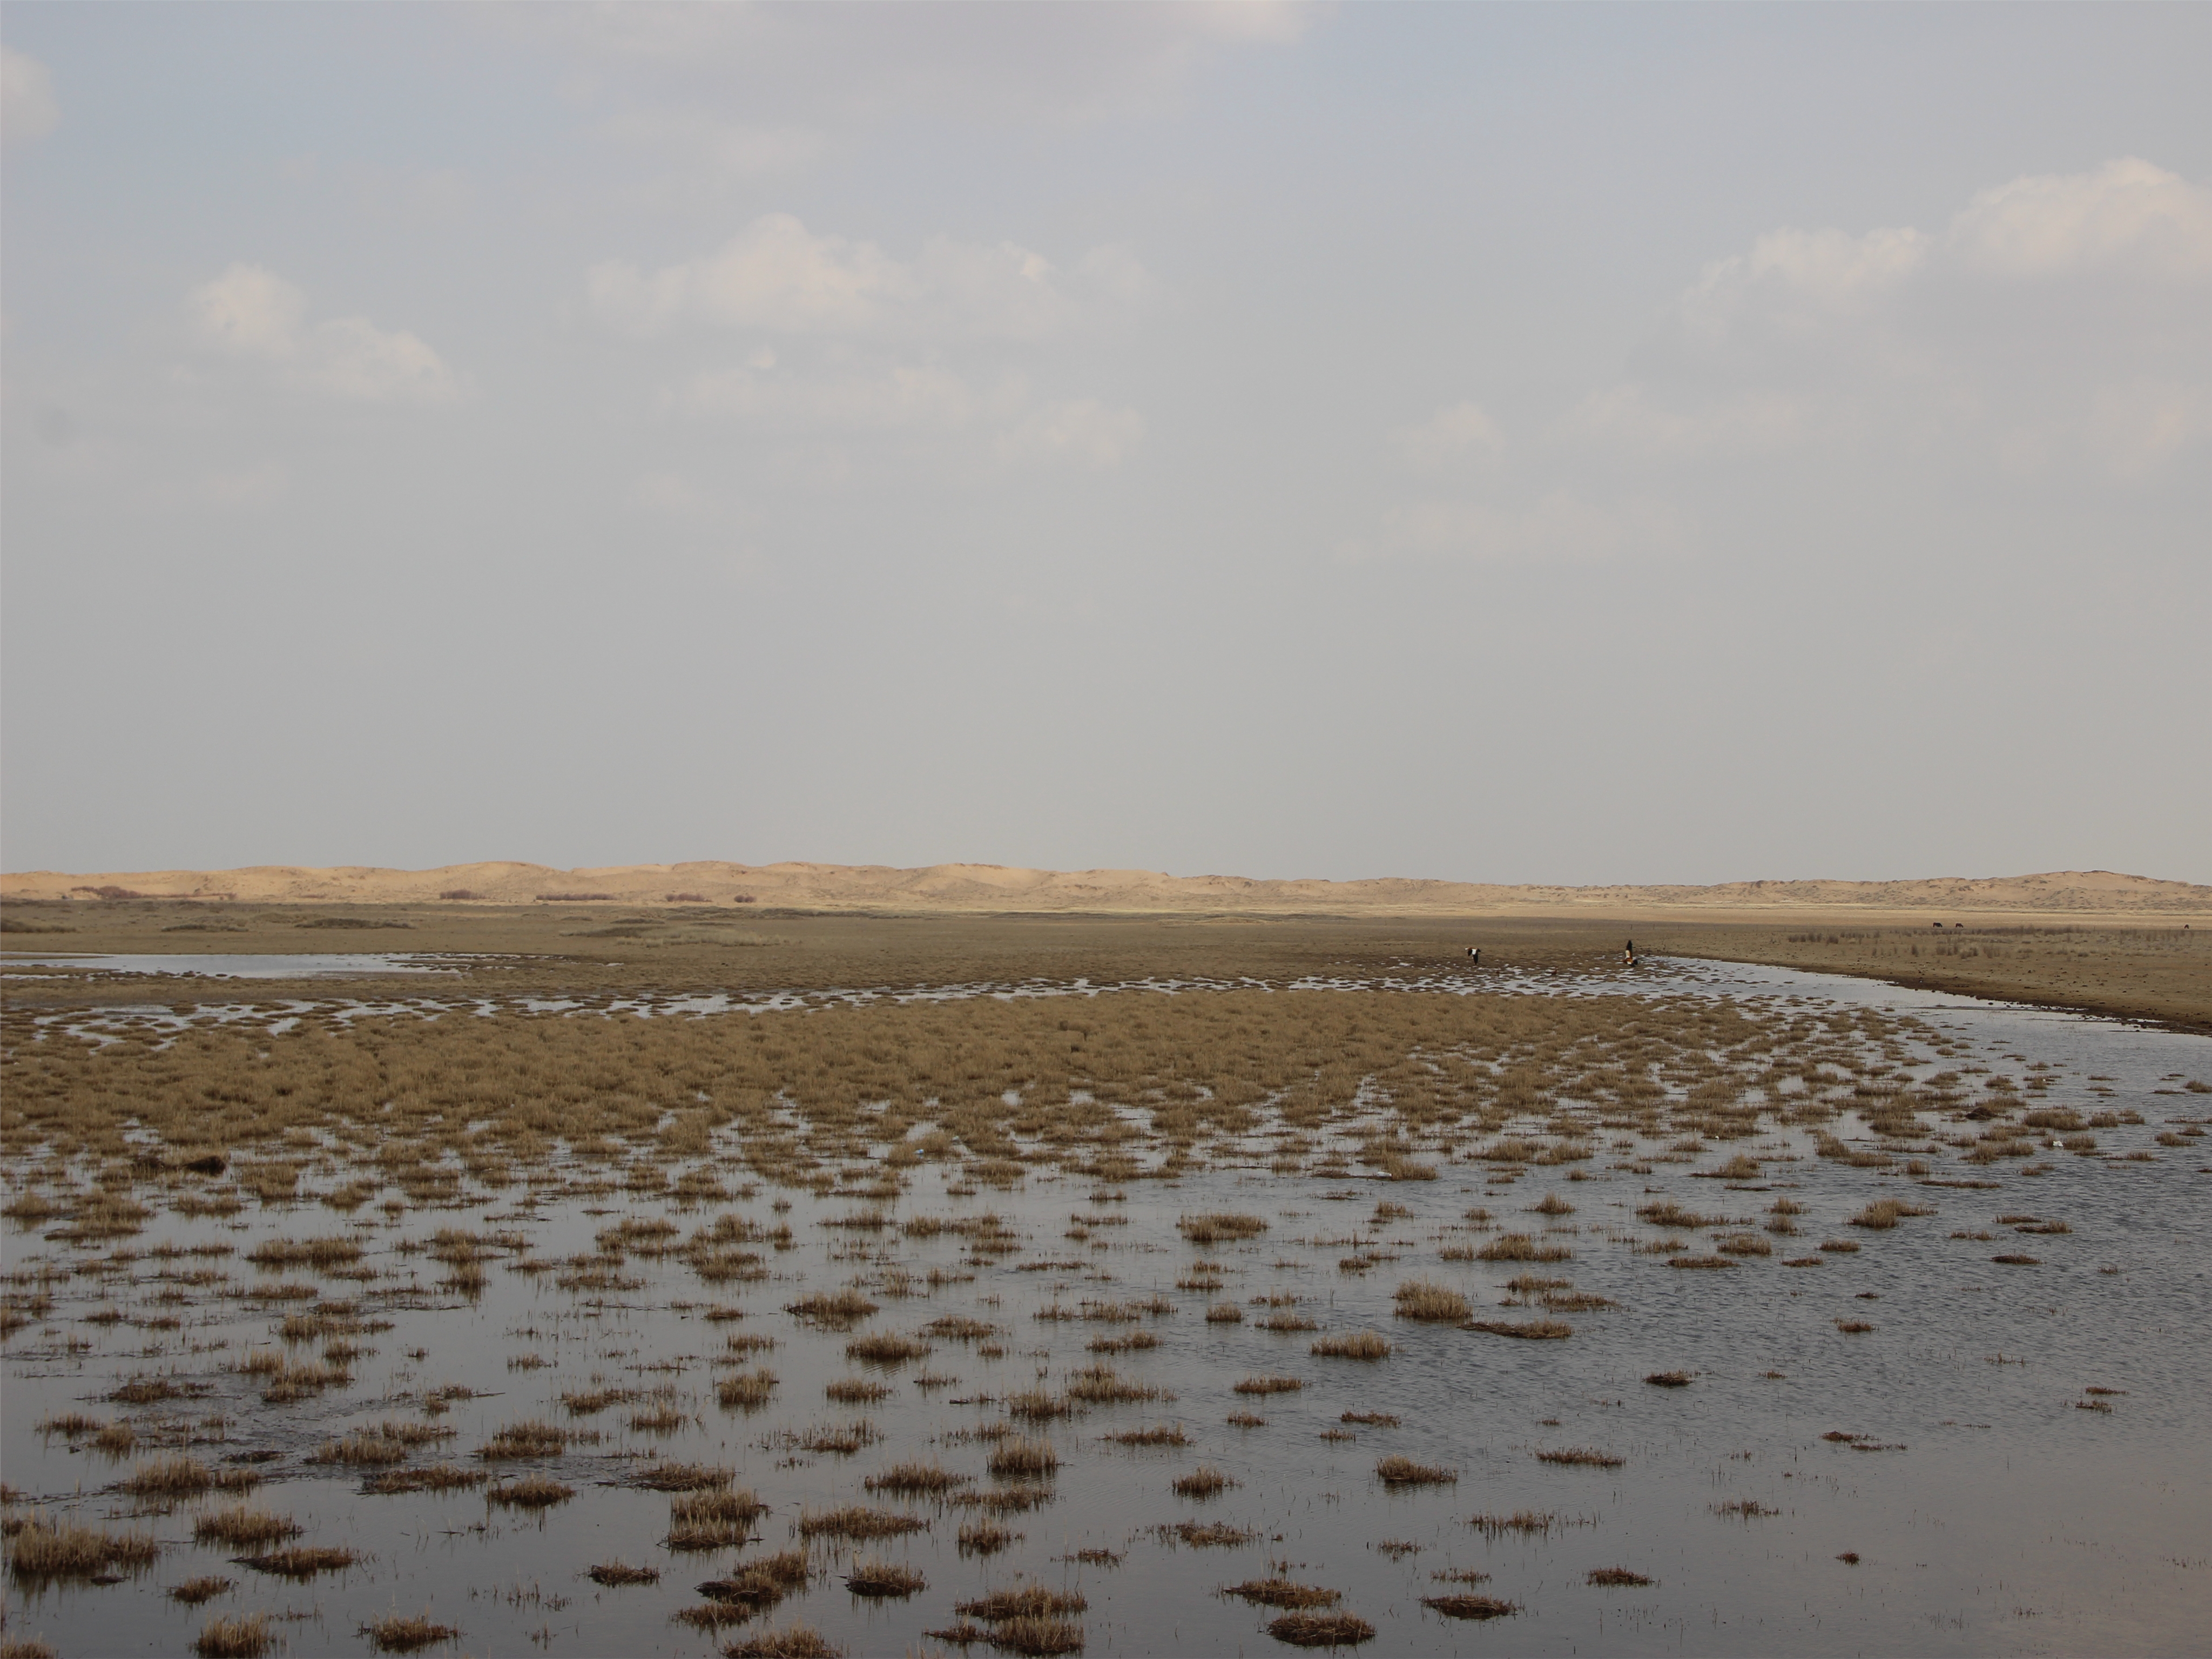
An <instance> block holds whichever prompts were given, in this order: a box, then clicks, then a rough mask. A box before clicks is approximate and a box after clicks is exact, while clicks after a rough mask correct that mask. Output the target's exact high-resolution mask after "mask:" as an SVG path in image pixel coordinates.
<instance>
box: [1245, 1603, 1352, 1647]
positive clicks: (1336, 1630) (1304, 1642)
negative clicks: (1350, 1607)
mask: <svg viewBox="0 0 2212 1659" xmlns="http://www.w3.org/2000/svg"><path fill="white" fill-rule="evenodd" d="M1267 1634H1268V1635H1270V1636H1272V1637H1273V1638H1275V1639H1276V1640H1277V1641H1278V1642H1287V1643H1289V1644H1291V1646H1292V1647H1298V1648H1347V1647H1356V1646H1358V1644H1360V1643H1362V1642H1369V1641H1372V1640H1373V1639H1374V1638H1375V1626H1372V1625H1370V1624H1369V1623H1368V1622H1367V1621H1366V1620H1364V1619H1361V1618H1358V1617H1357V1616H1356V1615H1354V1614H1352V1613H1316V1612H1313V1611H1311V1610H1310V1609H1309V1610H1304V1611H1301V1612H1297V1613H1285V1614H1283V1615H1282V1616H1281V1617H1280V1618H1279V1619H1271V1620H1268V1621H1267Z"/></svg>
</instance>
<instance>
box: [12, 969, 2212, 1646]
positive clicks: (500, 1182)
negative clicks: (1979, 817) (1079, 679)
mask: <svg viewBox="0 0 2212 1659" xmlns="http://www.w3.org/2000/svg"><path fill="white" fill-rule="evenodd" d="M421 965H428V966H431V967H433V968H434V969H436V970H437V973H438V977H436V978H435V979H430V978H419V977H418V978H412V979H405V980H402V979H397V978H386V979H379V980H375V981H371V980H368V979H363V980H362V981H358V982H347V981H332V982H331V983H327V984H325V983H319V982H317V981H309V980H305V979H302V980H300V981H294V982H287V983H284V984H283V985H281V986H278V987H269V994H264V991H263V989H262V988H258V987H255V986H252V985H249V984H241V983H240V982H238V981H222V982H219V983H218V982H199V981H191V982H185V981H177V980H174V979H169V980H164V981H155V980H153V979H149V978H144V977H140V976H135V975H123V976H118V977H113V978H110V977H107V976H104V975H101V974H100V973H97V972H82V971H80V972H78V973H77V975H76V977H75V978H74V979H70V980H69V981H67V982H66V985H65V987H64V988H65V990H66V994H53V993H52V986H51V985H48V986H47V987H46V991H47V993H48V994H42V995H41V996H39V997H35V998H33V997H19V998H16V999H13V1000H11V1002H10V1006H9V1008H8V1010H7V1012H6V1014H5V1030H4V1036H5V1044H6V1048H5V1073H4V1087H5V1093H4V1105H3V1106H0V1114H3V1115H0V1148H4V1151H5V1152H6V1155H7V1181H6V1200H5V1203H4V1206H0V1208H4V1212H5V1216H6V1218H7V1231H6V1235H5V1256H4V1266H5V1269H6V1285H5V1293H6V1300H5V1311H4V1314H0V1328H4V1331H5V1343H4V1347H0V1364H4V1367H5V1369H4V1388H5V1393H4V1420H0V1457H3V1458H4V1477H5V1483H6V1484H5V1492H4V1497H5V1499H6V1504H5V1511H4V1514H5V1521H4V1530H5V1533H6V1547H7V1555H8V1578H7V1586H6V1595H7V1626H6V1639H7V1640H8V1641H9V1642H10V1643H14V1644H24V1645H23V1646H22V1647H21V1648H19V1649H18V1650H24V1651H36V1648H35V1646H33V1645H29V1644H35V1643H37V1642H39V1641H43V1642H44V1643H46V1644H48V1645H49V1646H50V1647H51V1649H52V1650H53V1651H54V1652H57V1653H66V1654H122V1653H173V1652H179V1651H183V1650H189V1649H191V1647H192V1646H193V1645H194V1644H196V1643H197V1644H199V1646H200V1650H201V1651H203V1652H206V1653H240V1654H246V1653H252V1652H257V1651H268V1652H279V1651H283V1652H291V1653H320V1652H325V1651H328V1652H342V1653H362V1652H368V1651H372V1650H386V1651H410V1650H423V1651H433V1652H437V1651H445V1652H457V1653H458V1652H474V1653H502V1654H504V1653H520V1652H523V1651H525V1650H537V1651H544V1652H550V1653H555V1654H559V1653H568V1654H571V1655H579V1656H585V1655H600V1654H615V1653H623V1654H647V1653H658V1654H668V1655H679V1654H689V1655H706V1654H709V1653H714V1652H718V1651H726V1652H730V1653H736V1654H746V1653H763V1654H770V1653H780V1654H805V1653H808V1652H824V1653H826V1652H832V1651H847V1652H851V1653H855V1654H875V1653H894V1654H896V1653H903V1652H908V1651H914V1652H932V1653H934V1652H957V1651H961V1650H966V1651H969V1652H974V1653H986V1652H994V1651H998V1652H1015V1653H1052V1652H1067V1651H1074V1650H1078V1649H1082V1650H1085V1651H1089V1652H1092V1653H1106V1652H1128V1653H1139V1652H1164V1651H1173V1652H1221V1653H1230V1652H1237V1651H1247V1652H1251V1651H1260V1650H1268V1649H1275V1648H1279V1647H1281V1646H1283V1645H1285V1644H1293V1645H1328V1644H1332V1643H1333V1644H1338V1645H1345V1644H1352V1645H1357V1644H1360V1643H1363V1642H1368V1643H1371V1644H1373V1645H1372V1647H1371V1648H1370V1651H1387V1652H1391V1653H1439V1654H1442V1653H1462V1652H1465V1653H1482V1652H1492V1651H1497V1652H1513V1653H1551V1652H1558V1653H1562V1654H1564V1653H1570V1652H1578V1651H1599V1652H1616V1651H1618V1652H1646V1651H1650V1652H1681V1651H1696V1652H1701V1653H1703V1652H1731V1653H1734V1652H1741V1653H1757V1652H1770V1651H1773V1650H1778V1649H1780V1648H1784V1647H1786V1648H1787V1649H1788V1650H1791V1651H1799V1652H1838V1653H1842V1652H1854V1653H1856V1652H1863V1651H1868V1650H1874V1651H1890V1652H1901V1651H1911V1652H1916V1653H1953V1652H1958V1653H1985V1652H2035V1653H2041V1652H2050V1653H2075V1652H2087V1651H2097V1652H2144V1653H2151V1652H2171V1651H2174V1650H2179V1649H2185V1648H2187V1647H2189V1646H2191V1644H2193V1643H2195V1642H2196V1641H2197V1640H2198V1639H2199V1638H2200V1637H2201V1632H2202V1631H2203V1629H2204V1628H2205V1627H2206V1625H2207V1621H2208V1619H2209V1618H2212V1593H2209V1591H2208V1587H2212V1560H2208V1559H2207V1548H2206V1542H2205V1541H2206V1540H2207V1539H2208V1538H2212V1499H2208V1498H2207V1493H2208V1492H2212V1455H2208V1453H2207V1449H2206V1440H2205V1437H2204V1436H2203V1430H2202V1425H2203V1421H2204V1419H2205V1413H2206V1409H2207V1407H2208V1406H2212V1387H2208V1384H2207V1383H2206V1380H2205V1373H2206V1367H2205V1365H2204V1364H2203V1331H2204V1330H2205V1329H2206V1328H2208V1326H2212V1305H2208V1304H2212V1296H2208V1290H2207V1285H2206V1280H2205V1277H2204V1273H2205V1263H2206V1262H2207V1261H2208V1260H2212V1250H2208V1248H2207V1247H2208V1244H2212V1239H2208V1236H2207V1235H2208V1227H2207V1225H2206V1223H2207V1216H2206V1198H2207V1194H2208V1193H2212V1174H2208V1165H2212V1155H2208V1152H2207V1150H2206V1144H2205V1142H2206V1137H2205V1134H2204V1127H2203V1125H2204V1121H2205V1120H2206V1118H2207V1117H2208V1116H2212V1087H2208V1086H2207V1085H2212V1042H2208V1041H2207V1040H2206V1039H2204V1038H2202V1037H2197V1036H2187V1035H2182V1034H2178V1033H2174V1032H2169V1031H2157V1030H2140V1029H2136V1028H2133V1027H2130V1026H2127V1025H2124V1024H2117V1023H2111V1022H2100V1021H2096V1020H2091V1019H2085V1018H2077V1017H2075V1016H2071V1015H2063V1014H2055V1013H2045V1012H2035V1011H2030V1010H2021V1009H2014V1008H2005V1007H1998V1006H1989V1005H1976V1004H1968V1003H1965V1002H1963V1001H1960V1000H1955V999H1947V998H1943V997H1940V996H1935V995H1929V994H1916V993H1912V992H1909V991H1900V990H1898V989H1895V988H1893V987H1885V986H1881V985H1876V984H1871V983H1869V982H1866V981H1838V980H1828V979H1821V978H1818V977H1816V976H1814V975H1805V974H1800V973H1794V972H1790V971H1789V970H1784V969H1741V968H1735V967H1731V966H1728V965H1725V964H1711V963H1701V964H1690V963H1661V964H1656V965H1654V964H1647V966H1646V968H1645V969H1643V970H1639V973H1638V974H1637V975H1621V974H1619V973H1612V972H1604V973H1601V972H1598V971H1595V969H1589V970H1583V969H1576V968H1573V967H1572V966H1571V964H1570V965H1569V966H1565V967H1562V966H1559V965H1558V964H1553V965H1551V966H1548V967H1543V968H1541V969H1528V970H1526V971H1522V970H1519V969H1506V970H1504V971H1502V972H1496V973H1492V974H1488V975H1481V974H1476V973H1474V972H1471V971H1463V970H1462V969H1460V968H1459V967H1457V966H1456V965H1454V964H1451V963H1442V962H1439V961H1438V960H1437V959H1435V958H1433V957H1432V958H1430V959H1428V960H1425V961H1423V960H1414V959H1411V958H1408V959H1407V960H1404V961H1399V962H1384V961H1381V960H1376V961H1370V962H1368V963H1364V964H1359V965H1357V966H1344V965H1341V964H1340V965H1338V966H1337V967H1334V968H1329V967H1327V966H1325V965H1321V966H1316V967H1315V968H1314V969H1312V970H1311V971H1307V972H1302V973H1282V974H1274V975H1259V976H1256V977H1245V976H1242V975H1238V976H1230V975H1221V974H1212V975H1209V974H1206V973H1203V972H1200V971H1198V969H1197V968H1196V967H1195V966H1194V964H1190V963H1185V964H1182V966H1181V967H1180V968H1179V969H1178V970H1177V971H1176V973H1174V974H1171V975H1164V976H1161V977H1158V978H1156V979H1152V980H1147V981H1132V980H1115V981H1096V980H1094V979H1092V978H1091V977H1089V976H1085V975H1071V976H1066V977H1053V976H1050V975H1042V976H1036V977H1030V978H1026V979H1024V981H1022V982H1020V983H1018V984H1013V983H990V982H986V981H976V980H974V979H968V980H962V981H957V982H955V981H951V980H949V979H948V980H945V981H939V982H937V983H934V984H930V983H908V984H901V985H898V986H897V987H896V988H894V987H892V986H891V985H890V983H885V984H882V985H863V986H861V987H860V988H858V989H855V988H852V987H850V986H847V987H842V988H841V987H823V986H820V985H813V986H805V987H789V988H787V989H786V990H785V991H783V992H781V993H779V992H777V991H776V990H775V987H772V986H768V985H765V984H763V982H762V979H761V976H760V975H758V974H757V973H756V974H755V975H753V977H752V979H751V981H750V982H749V983H748V984H747V985H746V986H745V987H743V988H740V989H732V988H729V987H723V986H718V985H716V984H714V983H712V982H709V981H704V980H702V978H700V977H699V976H698V975H690V976H682V975H671V974H670V973H668V972H666V971H665V969H659V970H656V969H655V968H654V966H653V964H651V963H646V964H643V965H633V966H631V967H629V968H627V969H623V971H622V972H621V973H620V974H617V975H611V976H610V975H607V974H606V973H605V972H603V971H600V970H598V969H595V970H594V971H595V972H596V973H598V975H599V976H598V977H596V978H594V977H591V976H587V975H579V976H577V981H576V982H575V983H574V984H573V985H570V986H568V987H567V988H565V989H564V988H563V986H562V983H561V982H560V980H561V975H560V974H559V973H558V971H557V970H556V969H550V968H547V967H544V965H543V964H539V965H538V966H537V967H536V968H534V969H532V972H531V974H529V975H523V977H524V978H526V979H527V981H528V982H527V984H526V985H522V986H520V987H518V985H517V983H516V980H515V976H514V975H512V974H507V975H503V972H502V970H501V969H497V968H495V967H494V966H491V965H487V964H481V963H477V964H472V963H468V962H466V961H459V960H455V961H449V962H446V963H428V964H421ZM601 966H602V969H604V967H605V965H604V964H602V965H601ZM24 971H29V970H24ZM23 982H24V983H26V984H32V983H44V982H43V981H36V982H34V981H23ZM858 983H859V981H854V984H858Z"/></svg>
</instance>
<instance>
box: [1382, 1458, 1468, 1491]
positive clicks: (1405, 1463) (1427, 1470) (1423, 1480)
mask: <svg viewBox="0 0 2212 1659" xmlns="http://www.w3.org/2000/svg"><path fill="white" fill-rule="evenodd" d="M1375 1474H1376V1479H1377V1480H1381V1481H1382V1482H1383V1485H1384V1486H1449V1485H1450V1484H1451V1483H1452V1482H1453V1481H1455V1480H1458V1479H1459V1476H1458V1474H1455V1472H1454V1471H1452V1470H1450V1469H1447V1468H1438V1467H1437V1466H1436V1465H1434V1464H1431V1463H1416V1462H1413V1459H1412V1458H1410V1457H1400V1456H1396V1455H1392V1456H1389V1457H1386V1458H1384V1459H1383V1461H1382V1462H1379V1463H1377V1464H1376V1466H1375Z"/></svg>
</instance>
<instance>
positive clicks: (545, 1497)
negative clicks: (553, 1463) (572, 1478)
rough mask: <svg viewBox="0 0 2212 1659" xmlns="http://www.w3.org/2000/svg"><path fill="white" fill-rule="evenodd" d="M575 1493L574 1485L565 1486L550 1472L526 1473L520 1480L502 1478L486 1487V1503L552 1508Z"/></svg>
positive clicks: (543, 1508) (521, 1507) (513, 1507)
mask: <svg viewBox="0 0 2212 1659" xmlns="http://www.w3.org/2000/svg"><path fill="white" fill-rule="evenodd" d="M575 1495H576V1489H575V1488H574V1486H563V1485H562V1483H561V1482H560V1481H558V1480H555V1479H554V1478H553V1477H552V1476H551V1475H550V1474H526V1475H524V1476H522V1477H521V1479H520V1480H501V1481H499V1482H497V1483H495V1485H492V1486H487V1487H485V1488H484V1502H485V1503H487V1504H501V1505H503V1506H505V1507H506V1508H508V1509H517V1510H546V1509H550V1508H552V1507H553V1505H555V1504H565V1503H567V1502H568V1500H569V1499H570V1498H574V1496H575Z"/></svg>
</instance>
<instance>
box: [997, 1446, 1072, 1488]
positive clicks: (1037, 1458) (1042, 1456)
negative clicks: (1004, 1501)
mask: <svg viewBox="0 0 2212 1659" xmlns="http://www.w3.org/2000/svg"><path fill="white" fill-rule="evenodd" d="M988 1467H989V1468H990V1471H991V1474H992V1476H993V1478H994V1479H996V1480H1050V1479H1051V1478H1052V1477H1053V1475H1054V1473H1055V1472H1057V1471H1058V1469H1059V1468H1060V1454H1059V1453H1058V1452H1057V1451H1055V1450H1054V1449H1053V1444H1052V1442H1051V1441H1049V1440H1030V1439H1025V1438H1023V1437H1020V1436H1018V1435H1017V1436H1010V1437H1007V1438H1006V1439H1003V1440H1001V1441H1000V1442H999V1443H998V1444H997V1445H995V1446H994V1447H993V1448H992V1449H991V1457H990V1462H989V1465H988Z"/></svg>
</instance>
